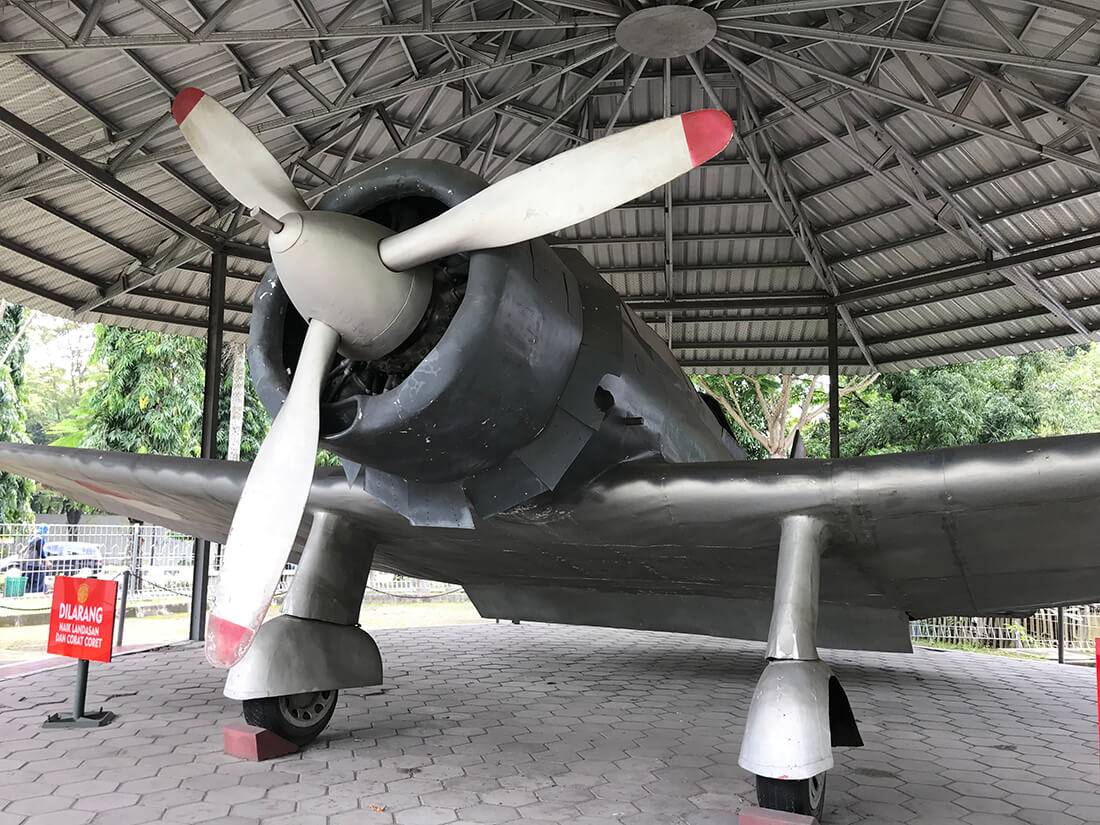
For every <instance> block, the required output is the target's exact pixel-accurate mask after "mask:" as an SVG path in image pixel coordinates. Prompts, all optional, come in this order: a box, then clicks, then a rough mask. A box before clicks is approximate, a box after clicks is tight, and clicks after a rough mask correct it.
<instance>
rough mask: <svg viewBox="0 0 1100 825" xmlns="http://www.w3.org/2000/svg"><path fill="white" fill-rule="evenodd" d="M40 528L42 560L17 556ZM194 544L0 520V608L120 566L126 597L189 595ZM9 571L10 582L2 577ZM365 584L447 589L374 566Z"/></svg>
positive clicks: (425, 592) (36, 601) (113, 574)
mask: <svg viewBox="0 0 1100 825" xmlns="http://www.w3.org/2000/svg"><path fill="white" fill-rule="evenodd" d="M40 530H41V531H44V532H42V533H41V535H42V538H43V541H44V543H45V544H46V545H47V548H48V550H49V551H52V552H51V554H50V555H49V557H48V558H47V559H45V560H35V559H28V558H25V555H26V554H25V550H26V549H27V546H28V544H29V543H30V541H31V540H32V539H33V538H34V537H35V536H36V535H39V531H40ZM194 550H195V540H194V538H193V537H191V536H185V535H183V534H181V533H177V532H175V531H173V530H168V529H167V528H165V527H158V526H154V525H149V524H134V525H125V524H123V525H117V524H73V525H69V524H50V525H37V524H0V609H2V608H3V607H5V606H7V607H17V608H18V609H21V610H28V609H35V608H39V607H41V608H43V609H44V608H46V607H48V605H49V602H50V591H51V590H52V585H53V577H54V576H55V575H56V574H57V573H65V574H71V575H77V574H81V573H84V574H88V573H94V574H95V575H98V576H100V577H101V578H117V577H119V576H120V575H121V574H122V571H123V570H130V571H131V572H132V573H134V574H135V575H134V576H133V577H132V578H131V581H130V590H129V593H128V601H129V602H130V603H134V602H135V601H159V602H173V601H176V602H178V601H190V598H191V584H192V574H193V572H194V568H193V559H194ZM46 562H48V563H49V565H48V566H47V564H46ZM220 570H221V547H220V546H219V545H214V548H213V552H212V553H211V559H210V578H211V581H216V579H217V576H218V573H219V572H220ZM295 572H296V568H295V565H292V564H289V565H287V567H286V569H285V570H284V571H283V575H282V577H281V579H280V581H279V586H278V589H277V590H276V594H278V593H282V592H285V591H286V590H287V589H288V588H289V586H290V582H291V581H292V580H293V578H294V574H295ZM9 573H11V578H12V581H11V582H8V581H7V579H8V574H9ZM17 579H21V581H17ZM368 586H369V587H370V588H371V589H372V590H374V591H379V592H381V593H386V594H389V595H394V596H407V597H423V596H434V595H438V594H441V593H445V592H449V591H452V590H454V586H453V585H450V584H444V583H441V582H432V581H424V580H421V579H410V578H408V577H405V576H395V575H392V574H389V573H380V572H372V573H371V575H370V580H369V582H368ZM367 595H368V596H369V595H370V592H369V591H368V594H367Z"/></svg>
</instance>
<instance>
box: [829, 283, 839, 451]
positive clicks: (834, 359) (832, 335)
mask: <svg viewBox="0 0 1100 825" xmlns="http://www.w3.org/2000/svg"><path fill="white" fill-rule="evenodd" d="M829 458H840V346H839V338H838V333H837V317H836V305H835V304H832V305H830V306H829Z"/></svg>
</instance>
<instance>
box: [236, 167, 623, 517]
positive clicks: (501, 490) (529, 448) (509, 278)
mask: <svg viewBox="0 0 1100 825" xmlns="http://www.w3.org/2000/svg"><path fill="white" fill-rule="evenodd" d="M485 185H486V184H485V182H484V181H483V180H481V178H479V177H478V176H476V175H474V174H472V173H470V172H467V171H465V170H463V169H461V168H459V167H455V166H452V165H450V164H445V163H440V162H434V161H395V162H391V163H388V164H386V165H384V166H381V167H379V168H378V169H376V170H373V171H372V172H371V173H369V174H368V175H366V176H364V177H363V178H362V179H359V180H357V181H355V182H354V183H352V184H350V185H348V186H345V187H343V188H342V189H340V190H337V191H335V192H333V193H332V194H330V195H329V196H328V197H326V198H325V199H324V200H323V201H322V202H321V203H320V204H319V205H318V208H319V209H323V210H334V211H339V212H347V213H351V214H355V215H359V216H361V217H366V218H368V219H370V220H373V221H375V222H378V223H381V224H383V225H385V226H389V227H390V228H391V229H395V230H400V229H404V228H406V227H407V226H409V225H413V224H415V223H419V222H422V221H424V220H427V219H429V218H431V217H433V216H434V215H435V214H438V213H439V212H442V211H443V210H444V209H447V208H449V207H451V206H454V205H455V204H457V203H459V202H461V201H463V200H465V199H466V198H468V197H470V196H471V195H473V194H474V193H475V192H477V191H479V190H480V189H482V188H484V186H485ZM430 266H432V268H433V277H434V286H433V293H432V297H431V300H430V302H429V306H428V309H427V311H426V313H425V315H424V318H423V320H422V321H421V323H420V324H419V325H418V326H417V328H416V329H415V330H414V331H413V333H412V334H411V335H410V336H409V337H408V338H407V339H406V340H405V341H404V342H402V343H401V344H400V345H399V346H398V347H397V348H396V349H395V350H394V351H392V352H390V353H388V354H387V355H386V356H384V357H382V358H379V359H376V360H374V361H355V360H353V359H351V358H345V357H338V358H337V360H336V361H335V362H334V364H333V369H332V371H331V372H330V374H329V376H328V378H327V379H326V386H325V390H324V391H323V394H322V406H321V444H322V446H324V447H325V448H326V449H328V450H330V451H332V452H333V453H335V454H336V455H338V456H340V457H341V458H342V459H343V460H344V462H345V467H346V468H347V469H348V470H349V480H353V481H354V480H356V479H357V477H358V473H359V472H360V471H361V470H360V465H364V466H365V469H364V470H362V472H363V473H364V484H365V485H366V486H367V488H368V490H369V491H370V492H372V493H374V494H375V495H377V496H378V497H379V498H381V499H382V500H383V501H385V502H386V503H387V504H388V505H389V506H391V507H392V508H393V509H395V510H397V511H398V512H401V513H402V514H404V515H405V516H407V517H408V518H409V519H410V520H411V521H413V523H416V524H439V525H454V526H469V525H471V524H472V513H473V512H476V513H478V514H479V515H481V516H486V515H491V514H494V513H497V512H501V511H503V510H506V509H508V508H510V507H513V506H515V505H516V504H518V503H520V502H522V501H525V500H527V499H529V498H531V497H533V496H536V495H539V494H540V493H543V492H546V491H547V490H550V489H553V487H554V485H555V484H556V483H557V481H558V480H559V479H560V477H561V475H562V474H563V473H564V472H565V470H566V469H567V468H568V467H569V465H570V464H571V463H572V461H573V459H574V458H575V457H576V455H577V454H578V453H579V452H580V450H581V449H582V448H583V447H584V445H585V444H586V443H587V441H588V440H589V438H590V437H591V436H592V434H593V433H594V432H595V431H596V430H598V429H599V426H600V424H601V421H602V419H603V417H604V415H605V412H606V410H604V409H601V406H600V403H599V400H598V399H597V397H596V389H597V387H598V386H599V383H600V380H601V379H602V377H603V376H604V375H605V374H607V373H617V372H618V369H619V361H620V360H621V352H622V347H621V341H620V340H616V336H614V335H612V336H608V335H607V334H606V333H605V332H604V333H601V334H600V335H599V336H597V335H596V332H597V331H596V330H595V329H594V327H595V326H596V325H595V324H594V323H593V321H594V318H593V317H591V316H592V312H593V311H596V310H597V309H598V305H599V304H601V303H602V304H603V306H604V308H605V311H604V315H605V316H606V314H607V313H608V312H616V313H617V311H618V309H617V303H618V302H617V299H616V298H615V296H614V293H613V292H612V291H611V290H610V288H608V287H606V285H604V284H602V281H601V282H600V286H602V288H603V289H602V291H603V292H604V293H609V294H602V295H597V296H593V295H588V296H583V295H582V288H581V286H580V285H579V284H578V282H577V279H576V277H574V274H573V272H572V271H571V270H570V269H569V267H567V266H566V265H565V264H564V263H563V261H562V259H561V258H560V257H559V256H558V255H556V254H555V253H554V251H553V250H551V249H550V247H549V246H548V245H547V244H546V243H545V242H544V241H542V240H534V241H530V242H527V243H522V244H517V245H514V246H509V247H504V248H500V249H493V250H484V251H475V252H473V253H470V254H469V255H456V256H451V257H450V258H447V259H445V260H442V261H437V262H434V263H433V264H431V265H430ZM317 277H318V278H324V277H325V273H323V272H318V273H317ZM591 291H592V290H591V289H589V290H588V292H591ZM586 304H587V311H588V314H589V316H590V317H589V322H588V327H589V329H588V335H587V336H586V323H585V313H586ZM305 328H306V324H305V320H304V319H303V318H301V316H300V315H298V314H297V312H296V311H295V309H294V307H293V305H291V303H290V301H289V299H288V298H287V294H286V292H285V290H284V289H283V288H282V286H281V285H280V283H279V281H278V279H277V277H276V276H275V272H274V269H269V270H268V272H267V275H266V276H265V278H264V280H263V282H262V283H261V285H260V286H259V288H258V289H257V293H256V298H255V301H254V308H253V322H252V333H251V338H250V342H249V362H250V366H251V369H252V376H253V379H254V381H255V383H256V387H257V390H258V392H259V394H260V398H261V400H262V401H263V403H264V405H265V407H267V409H268V411H269V412H271V413H272V414H274V413H275V412H276V411H277V410H278V409H279V408H280V406H281V405H282V402H283V399H284V398H285V397H286V393H287V391H288V390H289V387H290V378H291V375H292V374H293V369H294V364H295V362H296V359H297V353H298V350H299V349H300V345H301V340H302V336H303V335H304V331H305ZM596 337H598V338H599V340H593V339H594V338H596ZM586 338H587V339H589V340H586Z"/></svg>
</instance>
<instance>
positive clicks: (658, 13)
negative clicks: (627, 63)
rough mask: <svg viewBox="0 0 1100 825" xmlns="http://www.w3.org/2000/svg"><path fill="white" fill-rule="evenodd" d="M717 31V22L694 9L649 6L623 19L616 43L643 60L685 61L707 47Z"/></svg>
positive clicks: (616, 34)
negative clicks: (685, 58) (651, 58)
mask: <svg viewBox="0 0 1100 825" xmlns="http://www.w3.org/2000/svg"><path fill="white" fill-rule="evenodd" d="M717 30H718V26H717V24H716V23H715V22H714V18H713V17H711V16H710V15H709V14H707V13H706V12H705V11H702V10H701V9H695V8H692V7H691V6H650V7H649V8H645V9H641V10H640V11H636V12H634V13H633V14H631V15H628V16H627V17H624V18H623V20H622V21H621V22H620V23H619V25H618V26H617V27H616V28H615V40H616V41H618V44H619V45H620V46H622V47H623V48H624V49H626V50H627V51H628V52H630V53H631V54H636V55H639V56H641V57H683V56H684V55H685V54H692V53H694V52H697V51H699V49H701V48H703V46H705V45H707V43H709V42H710V41H711V40H712V39H713V38H714V33H715V32H716V31H717Z"/></svg>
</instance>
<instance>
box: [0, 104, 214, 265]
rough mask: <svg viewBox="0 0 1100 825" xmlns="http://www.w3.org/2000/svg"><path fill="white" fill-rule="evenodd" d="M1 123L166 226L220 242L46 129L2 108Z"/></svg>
mask: <svg viewBox="0 0 1100 825" xmlns="http://www.w3.org/2000/svg"><path fill="white" fill-rule="evenodd" d="M0 126H3V127H4V128H5V129H7V130H8V131H9V132H11V133H12V134H13V135H15V136H16V137H18V138H20V139H21V140H22V141H23V142H25V143H27V144H28V145H30V146H33V147H34V148H35V149H37V150H38V151H40V152H45V153H46V154H47V155H49V156H50V157H53V158H55V159H57V160H58V161H60V162H61V163H62V164H64V165H65V166H66V167H68V168H69V169H71V170H72V171H74V172H76V173H77V174H78V175H80V176H81V177H83V178H85V179H87V180H89V181H91V182H92V183H94V184H95V185H96V186H98V187H99V188H101V189H103V190H104V191H105V192H107V193H109V194H110V195H113V196H114V197H116V198H118V199H119V200H120V201H122V202H123V203H125V204H126V205H127V206H130V207H132V208H134V209H136V210H137V211H138V212H141V213H142V214H143V215H145V216H146V217H148V218H152V219H153V220H154V221H156V222H157V223H159V224H160V225H161V226H163V227H165V228H166V229H171V230H172V231H173V232H176V233H178V234H180V235H183V236H184V237H187V238H190V239H191V240H194V241H197V242H198V243H200V244H202V245H203V246H205V247H208V248H210V249H212V248H214V246H216V245H217V244H216V241H215V239H214V238H213V236H211V234H210V233H209V232H207V231H205V230H200V229H199V228H198V227H195V226H192V225H191V224H190V223H188V222H187V221H185V220H182V219H181V218H179V217H177V216H176V215H175V214H173V213H172V212H170V211H168V210H167V209H165V208H164V207H163V206H161V205H160V204H158V203H156V202H154V201H152V200H150V199H149V198H147V197H145V196H144V195H142V194H141V193H140V192H138V191H137V190H135V189H131V188H130V187H129V186H127V185H126V184H124V183H123V182H122V181H120V180H119V179H118V178H116V177H115V176H114V175H112V174H110V173H109V172H106V171H104V170H103V169H101V168H99V167H98V166H96V165H95V164H93V163H91V162H90V161H88V160H85V159H84V158H82V157H81V156H80V155H78V154H77V153H76V152H74V151H72V150H71V149H69V148H68V147H67V146H64V145H63V144H61V143H58V142H57V141H56V140H54V139H53V138H51V137H50V136H49V135H47V134H45V133H44V132H40V131H39V130H38V129H36V128H35V127H33V126H31V125H30V124H29V123H27V122H26V121H25V120H23V119H22V118H20V117H18V116H17V115H15V114H14V113H13V112H10V111H9V110H7V109H5V108H3V107H0Z"/></svg>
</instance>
